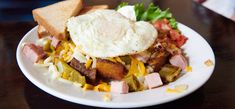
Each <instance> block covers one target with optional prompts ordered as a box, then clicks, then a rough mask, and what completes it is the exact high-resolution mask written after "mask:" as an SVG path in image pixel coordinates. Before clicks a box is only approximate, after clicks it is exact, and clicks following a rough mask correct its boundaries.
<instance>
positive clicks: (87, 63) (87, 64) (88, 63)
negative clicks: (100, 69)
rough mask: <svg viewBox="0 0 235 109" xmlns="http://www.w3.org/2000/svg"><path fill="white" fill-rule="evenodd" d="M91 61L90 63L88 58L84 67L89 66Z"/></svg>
mask: <svg viewBox="0 0 235 109" xmlns="http://www.w3.org/2000/svg"><path fill="white" fill-rule="evenodd" d="M91 63H92V60H91V59H88V60H87V61H86V63H85V67H86V68H89V67H90V66H91Z"/></svg>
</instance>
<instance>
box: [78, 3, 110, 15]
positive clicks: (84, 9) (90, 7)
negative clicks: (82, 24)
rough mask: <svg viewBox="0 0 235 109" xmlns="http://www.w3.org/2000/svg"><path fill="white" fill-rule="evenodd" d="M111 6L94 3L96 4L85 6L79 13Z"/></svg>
mask: <svg viewBox="0 0 235 109" xmlns="http://www.w3.org/2000/svg"><path fill="white" fill-rule="evenodd" d="M108 8H109V6H108V5H94V6H86V7H84V8H83V9H82V10H81V12H80V13H79V15H81V14H86V13H90V12H94V11H96V10H100V9H108Z"/></svg>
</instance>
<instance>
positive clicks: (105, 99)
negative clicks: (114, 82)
mask: <svg viewBox="0 0 235 109" xmlns="http://www.w3.org/2000/svg"><path fill="white" fill-rule="evenodd" d="M103 100H104V101H105V102H109V101H111V100H112V96H111V94H110V93H105V94H104V95H103Z"/></svg>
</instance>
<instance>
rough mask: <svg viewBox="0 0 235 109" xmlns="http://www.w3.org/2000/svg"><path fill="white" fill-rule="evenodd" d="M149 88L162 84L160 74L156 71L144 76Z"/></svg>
mask: <svg viewBox="0 0 235 109" xmlns="http://www.w3.org/2000/svg"><path fill="white" fill-rule="evenodd" d="M144 83H145V84H146V85H147V86H148V88H149V89H153V88H156V87H159V86H161V85H163V83H162V80H161V78H160V75H159V74H158V73H151V74H148V75H146V76H145V82H144Z"/></svg>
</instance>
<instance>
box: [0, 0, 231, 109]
mask: <svg viewBox="0 0 235 109" xmlns="http://www.w3.org/2000/svg"><path fill="white" fill-rule="evenodd" d="M121 1H122V0H117V1H111V0H96V1H95V2H94V1H92V0H86V2H87V4H89V5H92V4H102V3H108V4H109V5H110V6H111V7H115V6H116V5H117V4H119V3H120V2H121ZM129 1H130V2H132V3H134V1H131V0H129ZM137 1H141V0H137ZM135 2H136V1H135ZM145 2H146V3H150V2H151V0H145ZM155 3H156V4H158V5H159V6H160V7H161V8H162V9H166V8H168V7H169V8H170V9H171V11H172V13H173V14H174V16H175V17H176V19H177V20H178V21H179V22H181V23H183V24H185V25H187V26H189V27H191V28H192V29H194V30H195V31H197V32H198V33H199V34H201V35H202V36H203V37H204V38H205V39H206V40H207V41H208V43H209V44H210V45H211V47H212V49H213V50H214V53H215V56H216V67H215V70H214V73H213V75H212V76H211V78H210V79H209V80H208V82H206V84H205V85H203V86H202V87H201V88H200V89H198V90H197V91H195V92H194V93H192V94H190V95H188V96H186V97H184V98H181V99H178V100H176V101H173V102H170V103H165V104H162V105H157V106H152V107H151V108H159V109H161V108H162V109H172V108H181V109H204V108H207V109H221V108H225V109H235V102H234V99H235V94H234V92H235V87H234V84H235V22H233V21H231V20H229V19H227V18H225V17H223V16H221V15H218V14H216V13H214V12H212V11H210V10H208V9H206V8H204V7H202V6H201V5H199V4H197V3H194V2H193V1H192V0H180V2H179V1H178V0H158V1H155ZM35 25H37V24H36V23H35V22H33V21H32V22H17V21H11V22H0V72H1V73H0V77H1V79H0V109H30V108H31V109H44V108H50V109H63V108H69V109H75V108H76V109H92V108H94V107H89V106H83V105H79V104H74V103H71V102H67V101H64V100H61V99H59V98H56V97H54V96H52V95H49V94H47V93H46V92H44V91H42V90H40V89H39V88H37V87H36V86H35V85H34V84H32V83H31V82H30V81H29V80H28V79H27V78H26V77H25V76H24V75H23V74H22V72H21V70H20V69H19V67H18V65H17V62H16V47H17V45H18V43H19V41H20V39H21V38H22V37H23V36H24V34H25V33H26V32H28V31H29V30H30V29H31V28H33V27H34V26H35ZM202 55H203V53H202ZM146 108H149V107H146Z"/></svg>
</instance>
